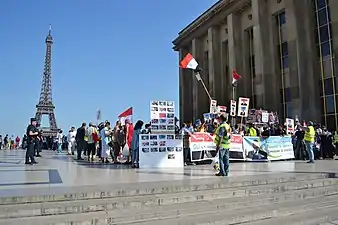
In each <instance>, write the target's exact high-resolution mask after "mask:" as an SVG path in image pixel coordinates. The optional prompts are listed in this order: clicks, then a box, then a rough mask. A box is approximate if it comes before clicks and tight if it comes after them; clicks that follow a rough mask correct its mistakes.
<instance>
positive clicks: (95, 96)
mask: <svg viewBox="0 0 338 225" xmlns="http://www.w3.org/2000/svg"><path fill="white" fill-rule="evenodd" d="M215 2H216V0H204V1H196V0H166V1H165V0H162V1H159V0H142V1H140V0H99V1H90V0H71V1H69V0H50V1H42V0H31V1H22V0H1V1H0V24H1V26H0V76H1V87H0V96H1V109H0V133H1V134H4V133H8V134H10V135H11V134H14V135H22V134H23V133H24V131H25V128H26V126H27V124H28V122H29V118H30V117H33V116H34V115H35V105H36V103H37V101H38V98H39V93H40V87H41V80H42V75H41V74H42V72H43V64H44V56H45V43H44V39H45V37H46V34H47V32H48V27H49V24H50V23H51V24H52V27H53V30H52V34H53V38H54V45H53V55H52V57H53V63H52V77H53V78H52V80H53V81H52V82H53V102H54V105H55V107H56V112H55V113H56V121H57V124H58V126H59V127H60V128H62V129H64V130H68V128H69V127H70V126H72V125H75V126H79V125H80V124H81V123H82V122H83V121H86V122H89V121H95V117H96V111H97V109H101V111H102V119H108V120H111V121H115V120H116V118H117V115H118V114H119V113H121V112H122V111H124V110H125V109H126V108H128V107H130V106H132V107H133V109H134V120H137V119H143V120H145V121H148V120H149V117H150V115H149V102H150V101H151V100H174V101H175V102H176V105H177V107H176V108H178V53H176V52H174V51H173V50H172V43H171V42H172V40H173V39H174V38H175V37H176V36H177V33H178V32H179V31H180V30H181V29H182V28H184V27H185V26H186V25H187V24H189V23H190V22H191V21H192V20H193V19H195V18H196V17H197V16H198V15H199V14H200V13H202V12H203V11H205V10H206V9H207V8H208V7H210V6H211V5H212V4H214V3H215ZM127 89H128V90H129V91H126V90H127ZM176 111H177V112H178V109H176ZM43 123H45V119H44V120H43Z"/></svg>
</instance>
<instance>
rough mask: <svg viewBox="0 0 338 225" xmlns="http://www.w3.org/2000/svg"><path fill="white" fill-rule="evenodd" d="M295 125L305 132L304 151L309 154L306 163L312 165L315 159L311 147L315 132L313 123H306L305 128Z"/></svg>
mask: <svg viewBox="0 0 338 225" xmlns="http://www.w3.org/2000/svg"><path fill="white" fill-rule="evenodd" d="M297 125H298V126H299V127H300V128H301V129H302V130H304V131H305V135H304V142H305V146H306V150H307V152H308V154H309V161H308V163H314V162H315V157H314V153H313V145H314V142H315V136H316V132H315V128H314V127H313V122H312V121H309V122H308V123H307V126H302V125H300V124H299V123H298V124H297Z"/></svg>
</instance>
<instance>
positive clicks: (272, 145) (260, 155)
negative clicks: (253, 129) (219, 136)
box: [189, 133, 294, 162]
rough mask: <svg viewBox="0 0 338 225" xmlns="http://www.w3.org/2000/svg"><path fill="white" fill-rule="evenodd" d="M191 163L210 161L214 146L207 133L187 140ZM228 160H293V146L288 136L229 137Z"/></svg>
mask: <svg viewBox="0 0 338 225" xmlns="http://www.w3.org/2000/svg"><path fill="white" fill-rule="evenodd" d="M189 141H190V142H189V143H190V145H189V146H190V157H191V161H192V162H198V161H205V160H212V159H213V158H214V157H215V155H216V145H215V144H214V139H213V136H212V135H211V134H209V133H194V134H192V135H191V136H190V138H189ZM229 155H230V160H232V161H273V160H284V159H293V158H294V152H293V145H292V140H291V137H290V136H284V137H281V136H271V137H268V138H260V137H249V136H244V137H242V136H241V135H236V134H234V135H231V140H230V152H229Z"/></svg>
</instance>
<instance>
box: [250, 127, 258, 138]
mask: <svg viewBox="0 0 338 225" xmlns="http://www.w3.org/2000/svg"><path fill="white" fill-rule="evenodd" d="M249 136H251V137H256V136H257V131H256V129H255V128H253V127H250V128H249Z"/></svg>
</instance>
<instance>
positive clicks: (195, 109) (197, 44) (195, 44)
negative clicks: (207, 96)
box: [190, 38, 203, 120]
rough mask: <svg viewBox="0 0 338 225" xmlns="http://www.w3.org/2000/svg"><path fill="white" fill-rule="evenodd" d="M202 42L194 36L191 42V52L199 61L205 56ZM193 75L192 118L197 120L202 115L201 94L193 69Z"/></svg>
mask: <svg viewBox="0 0 338 225" xmlns="http://www.w3.org/2000/svg"><path fill="white" fill-rule="evenodd" d="M202 44H203V43H202V42H201V41H200V40H199V39H198V38H194V39H193V40H192V43H191V54H192V55H193V56H194V58H195V59H196V60H197V62H199V61H201V60H200V59H201V58H202V57H203V56H202V55H201V47H202ZM190 76H192V116H193V118H190V119H192V120H195V119H197V118H199V117H200V115H199V98H198V96H199V95H200V93H198V92H199V85H201V84H200V83H199V81H197V79H196V78H195V75H194V74H193V71H191V75H190Z"/></svg>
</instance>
